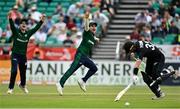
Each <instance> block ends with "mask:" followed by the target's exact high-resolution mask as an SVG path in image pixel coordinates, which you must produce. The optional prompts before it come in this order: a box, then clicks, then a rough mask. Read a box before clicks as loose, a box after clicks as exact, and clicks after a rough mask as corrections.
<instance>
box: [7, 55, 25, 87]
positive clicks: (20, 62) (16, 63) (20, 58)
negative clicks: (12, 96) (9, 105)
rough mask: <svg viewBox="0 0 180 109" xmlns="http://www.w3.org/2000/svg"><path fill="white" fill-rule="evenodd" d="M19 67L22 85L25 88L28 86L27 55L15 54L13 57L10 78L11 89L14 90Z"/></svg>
mask: <svg viewBox="0 0 180 109" xmlns="http://www.w3.org/2000/svg"><path fill="white" fill-rule="evenodd" d="M18 67H19V71H20V78H21V83H20V85H21V86H25V85H26V68H27V58H26V55H22V54H16V53H13V54H12V55H11V77H10V84H9V89H13V88H14V84H15V80H16V75H17V71H18Z"/></svg>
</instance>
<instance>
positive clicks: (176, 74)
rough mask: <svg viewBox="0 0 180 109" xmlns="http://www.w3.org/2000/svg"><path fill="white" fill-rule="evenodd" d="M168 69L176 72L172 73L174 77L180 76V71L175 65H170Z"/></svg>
mask: <svg viewBox="0 0 180 109" xmlns="http://www.w3.org/2000/svg"><path fill="white" fill-rule="evenodd" d="M168 69H169V70H170V72H174V74H173V75H172V77H173V78H174V79H177V78H178V77H180V73H179V72H178V71H177V70H174V68H173V66H169V67H168Z"/></svg>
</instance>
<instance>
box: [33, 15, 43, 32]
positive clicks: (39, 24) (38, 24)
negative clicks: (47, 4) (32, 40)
mask: <svg viewBox="0 0 180 109" xmlns="http://www.w3.org/2000/svg"><path fill="white" fill-rule="evenodd" d="M45 18H46V15H45V14H42V16H41V18H40V21H39V22H38V23H37V25H36V26H35V27H34V28H33V29H31V30H30V34H31V35H32V34H34V33H35V32H36V31H37V30H38V29H39V28H40V27H41V25H42V24H43V22H44V21H45Z"/></svg>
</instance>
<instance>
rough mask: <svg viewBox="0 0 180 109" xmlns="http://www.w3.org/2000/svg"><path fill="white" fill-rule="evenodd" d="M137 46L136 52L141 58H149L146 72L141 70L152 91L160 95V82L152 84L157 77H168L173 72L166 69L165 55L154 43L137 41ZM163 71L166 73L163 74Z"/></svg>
mask: <svg viewBox="0 0 180 109" xmlns="http://www.w3.org/2000/svg"><path fill="white" fill-rule="evenodd" d="M134 47H135V48H136V50H135V53H137V55H138V56H139V59H141V60H142V59H143V58H144V57H145V58H147V61H146V69H145V72H141V73H142V76H143V80H144V82H145V83H146V84H147V85H148V87H149V88H150V89H151V90H152V92H153V93H154V94H155V95H156V96H157V97H159V96H160V87H159V84H155V85H153V86H152V85H150V84H151V83H153V81H154V80H157V78H162V79H166V78H168V77H169V76H170V75H172V73H168V72H167V70H166V69H165V70H163V69H164V63H165V57H164V54H163V53H162V52H161V51H160V50H159V49H158V48H157V47H156V46H154V45H153V44H151V43H149V42H146V41H137V42H136V43H135V45H134ZM162 73H164V74H163V75H162Z"/></svg>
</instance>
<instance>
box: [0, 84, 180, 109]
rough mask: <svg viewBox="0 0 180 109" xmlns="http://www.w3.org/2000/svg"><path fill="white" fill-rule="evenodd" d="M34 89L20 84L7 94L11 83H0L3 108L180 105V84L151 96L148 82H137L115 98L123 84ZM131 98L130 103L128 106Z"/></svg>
mask: <svg viewBox="0 0 180 109" xmlns="http://www.w3.org/2000/svg"><path fill="white" fill-rule="evenodd" d="M28 88H29V91H30V93H29V94H24V93H23V92H22V91H21V90H20V89H19V88H18V87H17V86H15V91H14V94H13V95H7V94H6V91H7V85H2V84H0V108H16V109H19V108H42V109H43V108H68V109H70V108H76V109H79V108H81V109H82V108H86V109H90V108H93V109H99V108H106V109H113V108H116V109H119V108H121V109H126V108H129V109H172V108H176V109H180V86H177V87H173V86H162V87H161V88H162V90H163V91H164V92H165V93H166V97H165V98H163V99H160V100H151V97H152V96H153V94H152V93H151V92H150V91H149V89H148V88H147V87H146V86H133V87H131V88H130V89H129V90H128V92H127V93H126V94H125V95H124V96H123V97H122V98H121V100H120V101H119V102H114V98H115V96H116V95H117V93H118V92H119V91H121V90H122V89H123V88H124V87H123V86H87V93H84V92H82V91H81V90H80V88H79V87H78V86H65V89H64V95H63V96H59V95H58V94H57V92H56V87H55V86H54V85H29V86H28ZM125 102H129V103H130V105H129V106H125V105H124V104H125Z"/></svg>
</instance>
